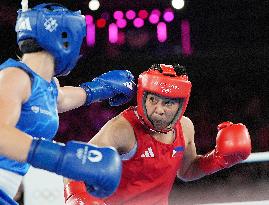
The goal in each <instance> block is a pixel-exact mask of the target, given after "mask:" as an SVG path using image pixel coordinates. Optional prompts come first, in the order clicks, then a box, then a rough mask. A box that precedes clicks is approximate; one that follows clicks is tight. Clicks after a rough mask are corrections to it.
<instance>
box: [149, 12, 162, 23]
mask: <svg viewBox="0 0 269 205" xmlns="http://www.w3.org/2000/svg"><path fill="white" fill-rule="evenodd" d="M159 20H160V17H159V16H158V15H157V14H150V16H149V22H150V23H152V24H157V23H158V22H159Z"/></svg>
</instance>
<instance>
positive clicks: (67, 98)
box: [54, 78, 86, 113]
mask: <svg viewBox="0 0 269 205" xmlns="http://www.w3.org/2000/svg"><path fill="white" fill-rule="evenodd" d="M54 81H55V82H56V84H57V87H58V99H57V102H58V105H57V107H58V112H59V113H62V112H66V111H68V110H72V109H75V108H78V107H80V106H82V105H84V104H85V101H86V93H85V91H84V89H82V88H81V87H73V86H64V87H61V86H60V84H59V81H58V79H57V78H54Z"/></svg>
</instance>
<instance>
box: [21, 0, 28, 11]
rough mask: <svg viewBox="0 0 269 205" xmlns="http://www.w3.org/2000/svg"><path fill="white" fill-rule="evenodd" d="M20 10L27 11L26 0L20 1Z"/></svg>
mask: <svg viewBox="0 0 269 205" xmlns="http://www.w3.org/2000/svg"><path fill="white" fill-rule="evenodd" d="M21 10H22V11H27V10H28V0H22V1H21Z"/></svg>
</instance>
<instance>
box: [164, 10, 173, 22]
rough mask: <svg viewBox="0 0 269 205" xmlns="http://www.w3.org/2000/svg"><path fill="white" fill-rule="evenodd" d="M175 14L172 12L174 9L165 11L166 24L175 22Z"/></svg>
mask: <svg viewBox="0 0 269 205" xmlns="http://www.w3.org/2000/svg"><path fill="white" fill-rule="evenodd" d="M174 17H175V16H174V12H173V11H172V9H166V10H165V11H164V14H163V19H164V20H165V21H166V22H171V21H173V20H174Z"/></svg>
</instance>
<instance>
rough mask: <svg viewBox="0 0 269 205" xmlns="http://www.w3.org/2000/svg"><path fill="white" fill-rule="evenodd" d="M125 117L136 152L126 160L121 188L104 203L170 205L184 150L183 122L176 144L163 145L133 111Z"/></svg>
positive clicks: (126, 112)
mask: <svg viewBox="0 0 269 205" xmlns="http://www.w3.org/2000/svg"><path fill="white" fill-rule="evenodd" d="M122 114H123V117H124V118H126V119H127V120H128V121H129V122H130V124H131V125H132V127H133V129H134V133H135V137H136V141H137V151H136V153H135V155H134V156H133V157H132V158H131V159H129V160H126V161H123V173H122V178H121V182H120V185H119V188H118V189H117V191H116V192H115V193H114V194H113V195H112V196H111V197H109V198H107V199H106V200H105V202H106V203H107V204H108V205H168V196H169V193H170V191H171V189H172V185H173V182H174V180H175V177H176V173H177V170H178V169H179V168H180V164H181V161H182V157H183V152H184V148H185V141H184V137H183V133H182V128H181V125H180V123H178V125H177V126H176V132H175V133H176V136H175V140H174V142H173V143H172V144H164V143H162V142H159V141H157V140H156V139H155V138H153V137H152V136H151V135H150V134H149V131H148V130H147V129H145V127H144V125H143V124H142V123H141V122H140V121H139V119H138V117H137V116H136V114H135V112H134V108H129V109H127V110H125V111H124V112H123V113H122Z"/></svg>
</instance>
